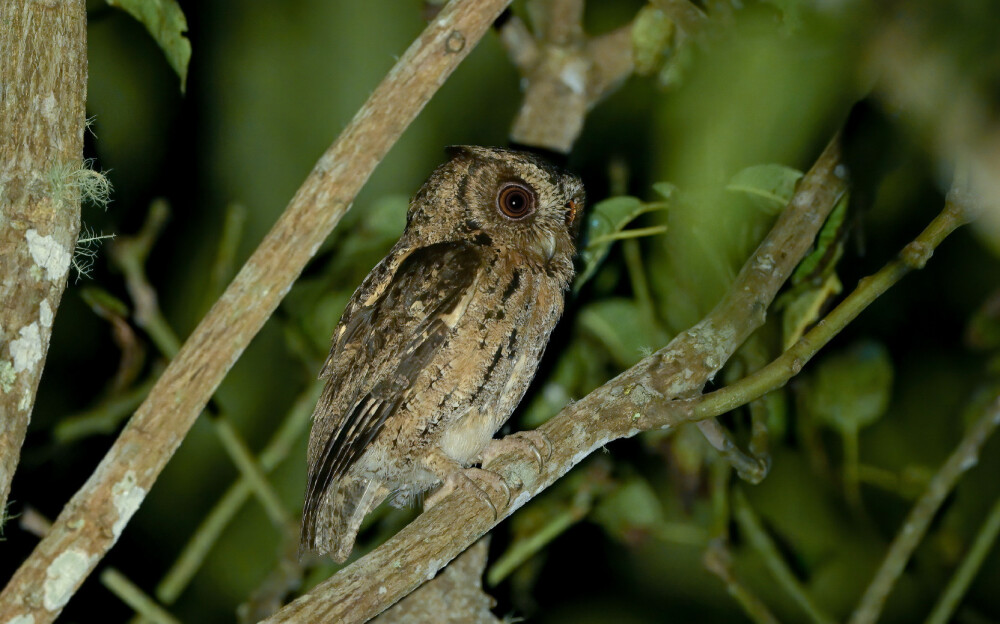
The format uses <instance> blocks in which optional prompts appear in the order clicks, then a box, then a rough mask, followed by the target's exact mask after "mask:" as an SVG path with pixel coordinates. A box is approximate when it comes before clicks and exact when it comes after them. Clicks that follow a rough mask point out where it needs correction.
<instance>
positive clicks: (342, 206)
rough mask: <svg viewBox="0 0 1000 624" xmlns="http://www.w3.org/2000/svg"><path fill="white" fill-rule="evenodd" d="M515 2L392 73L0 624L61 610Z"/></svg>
mask: <svg viewBox="0 0 1000 624" xmlns="http://www.w3.org/2000/svg"><path fill="white" fill-rule="evenodd" d="M508 2H509V0H480V1H477V2H473V1H471V0H452V2H450V3H449V4H448V5H447V6H446V7H445V8H444V10H442V11H441V13H440V15H438V16H437V18H435V20H434V21H433V22H431V23H430V24H429V25H428V26H427V28H426V29H425V30H424V32H423V33H422V34H421V35H420V37H418V38H417V40H416V41H415V42H414V43H413V44H412V45H411V46H410V48H409V49H408V50H407V51H406V53H405V54H404V55H403V56H402V58H401V59H400V60H399V61H398V62H397V63H396V65H395V66H394V67H393V69H392V70H391V71H390V72H389V74H388V75H387V76H386V78H385V79H384V80H383V81H382V83H381V84H380V85H379V86H378V87H377V88H376V89H375V91H374V92H373V93H372V95H371V97H369V99H368V101H367V102H366V103H365V105H364V106H363V107H362V108H361V110H359V111H358V114H357V115H356V116H355V117H354V119H353V120H352V121H351V123H349V124H348V126H347V127H346V128H345V129H344V131H343V133H341V135H340V137H339V138H338V139H337V140H336V141H335V142H334V143H333V145H332V146H331V147H330V148H329V149H328V150H327V152H326V153H325V154H324V155H323V156H322V157H321V158H320V160H319V162H318V163H317V164H316V166H315V167H314V169H313V171H312V173H311V174H310V175H309V177H308V178H307V179H306V181H305V182H304V183H303V185H302V186H301V187H300V188H299V190H298V192H297V193H296V195H295V197H294V198H293V199H292V201H291V203H290V204H289V206H288V208H286V210H285V212H284V214H283V215H282V216H281V218H280V219H279V220H278V222H277V223H276V224H275V226H274V227H273V228H272V229H271V231H270V232H269V233H268V234H267V236H266V237H265V238H264V240H263V241H262V242H261V244H260V246H259V247H258V248H257V250H256V251H255V252H254V254H253V255H252V256H251V257H250V259H249V260H248V261H247V263H246V264H245V265H244V266H243V268H242V269H241V270H240V272H239V273H238V274H237V276H236V278H235V279H234V280H233V283H232V284H230V286H229V288H227V289H226V292H225V293H223V295H222V297H221V298H220V299H219V301H218V302H217V303H216V304H215V306H213V308H212V309H211V311H209V313H208V315H207V316H206V317H205V318H204V319H203V320H202V322H201V323H200V324H199V325H198V327H197V328H196V329H195V330H194V332H193V333H192V334H191V336H190V338H189V339H188V340H187V342H186V343H185V344H184V346H183V347H182V348H181V350H180V352H179V353H178V354H177V357H176V358H174V359H173V361H171V363H170V365H169V366H168V367H167V369H166V370H165V371H164V373H163V375H162V376H161V377H160V379H159V381H158V382H157V384H156V385H155V386H154V388H153V390H152V391H151V392H150V394H149V397H147V399H146V401H145V402H143V404H142V405H141V406H140V407H139V410H138V411H137V412H136V413H135V415H134V416H133V417H132V419H131V420H130V422H129V424H128V425H127V426H126V427H125V429H124V431H123V432H122V433H121V435H120V436H119V437H118V440H117V441H116V442H115V444H114V445H113V446H112V448H111V450H110V451H109V452H108V454H107V455H106V456H105V458H104V460H103V461H102V462H101V464H100V465H99V466H98V468H97V469H96V470H95V472H94V473H93V474H92V475H91V477H90V478H89V479H88V480H87V482H86V483H85V484H84V486H83V487H82V488H81V489H80V490H79V491H78V492H77V493H76V495H74V496H73V498H72V500H70V502H69V503H68V504H67V505H66V507H64V508H63V511H62V513H60V515H59V517H58V518H57V519H56V522H55V524H54V525H53V527H52V531H51V532H50V533H49V535H48V536H47V537H46V538H45V539H43V540H42V542H41V543H40V544H39V545H38V546H37V547H36V548H35V550H34V551H33V552H32V554H31V555H30V556H29V557H28V559H27V560H26V561H25V562H24V563H23V564H22V565H21V567H20V568H19V569H18V570H17V572H15V574H14V576H13V578H12V579H11V580H10V582H9V583H8V584H7V586H6V588H4V590H3V592H2V593H0V621H5V622H6V621H9V620H12V619H15V618H17V617H21V618H22V619H24V620H28V619H29V618H33V621H34V623H35V624H42V623H43V622H51V621H52V620H53V619H55V617H56V616H57V615H58V614H59V613H60V612H61V611H62V609H63V607H64V606H65V605H66V603H67V602H68V601H69V599H70V597H72V595H73V594H74V593H75V592H76V590H77V588H78V587H79V586H80V584H81V583H82V582H83V580H84V579H85V578H86V577H87V576H88V575H89V574H90V572H91V571H92V570H93V569H94V567H95V566H96V565H97V562H98V561H100V560H101V558H102V557H103V556H104V554H105V553H107V551H108V550H109V549H110V548H111V547H112V546H113V545H114V543H115V542H116V541H117V540H118V537H119V536H120V535H121V531H122V529H123V528H124V527H125V525H126V524H127V523H128V521H129V519H130V518H131V517H132V515H133V514H134V513H135V511H136V509H138V507H139V504H140V503H141V502H142V500H143V499H144V498H145V497H146V494H147V493H148V492H149V489H150V488H151V487H152V485H153V483H154V482H155V480H156V477H157V476H158V475H159V474H160V472H161V471H162V470H163V467H164V466H165V465H166V463H167V461H168V460H169V459H170V457H171V456H172V455H173V453H174V451H175V450H176V449H177V447H178V446H179V445H180V443H181V441H182V440H183V439H184V435H185V434H186V433H187V431H188V430H189V429H190V427H191V425H192V424H193V423H194V420H195V418H197V416H198V414H199V413H200V412H201V410H202V408H203V407H204V406H205V404H206V403H207V401H208V399H209V397H211V396H212V394H213V393H214V392H215V389H216V388H217V387H218V386H219V383H221V381H222V379H223V377H225V375H226V373H227V372H228V371H229V369H230V368H232V366H233V364H234V363H235V362H236V360H237V359H238V358H239V356H240V354H241V353H242V352H243V350H244V349H245V348H246V346H247V345H248V344H249V343H250V340H251V339H252V338H253V337H254V335H256V333H257V332H258V331H259V330H260V328H261V327H262V326H263V324H264V322H265V321H266V320H267V319H268V317H269V316H270V315H271V313H272V312H273V311H274V309H275V308H276V307H277V305H278V303H279V302H280V300H281V298H282V296H283V295H284V294H285V293H286V292H287V291H288V289H289V287H290V286H291V284H292V282H293V281H294V280H295V278H296V277H297V276H298V275H299V273H300V272H301V271H302V268H303V267H304V266H305V264H306V262H307V261H308V260H309V259H310V258H311V257H312V255H313V254H314V253H315V252H316V250H317V249H319V246H320V244H321V243H322V241H323V240H324V239H325V238H326V236H327V235H328V234H329V233H330V231H331V230H332V229H333V228H334V226H336V224H337V223H338V222H339V220H340V218H341V217H342V216H343V215H344V213H345V212H346V211H347V209H348V207H349V206H350V204H351V201H352V200H353V199H354V196H355V195H356V194H357V192H358V190H359V189H360V188H361V186H362V185H363V184H364V182H365V180H367V179H368V176H369V175H370V174H371V172H372V170H374V168H375V166H376V165H377V164H378V163H379V162H380V161H381V160H382V158H383V157H384V156H385V154H386V153H387V152H388V151H389V149H390V148H391V147H392V146H393V144H394V143H395V142H396V140H397V139H398V138H399V136H400V135H401V134H402V132H403V130H405V129H406V127H407V126H408V125H409V124H410V122H411V121H412V120H413V119H414V118H415V117H416V115H417V113H419V112H420V110H421V109H422V108H423V106H424V105H425V104H426V103H427V101H428V100H429V99H430V98H431V96H432V95H433V94H434V93H435V92H436V91H437V89H438V88H439V87H440V86H441V84H442V83H443V82H444V81H445V79H447V77H448V76H449V75H450V74H451V72H452V71H453V70H454V69H455V68H456V67H457V66H458V64H459V62H461V60H462V59H464V58H465V56H466V55H467V54H468V53H469V52H470V51H471V50H472V48H473V47H475V45H476V43H477V42H478V41H479V39H480V38H481V37H482V36H483V34H484V33H485V32H486V30H487V29H488V28H489V27H490V24H492V23H493V20H495V19H496V17H497V16H498V15H499V14H500V12H501V11H502V10H503V9H504V8H505V7H506V5H507V3H508ZM82 4H83V3H82V1H79V0H78V1H77V2H74V3H73V6H74V7H77V8H79V9H80V11H82ZM58 6H62V4H60V5H58ZM40 10H44V11H49V9H40ZM80 24H81V26H80V27H81V28H82V19H81V20H80ZM3 30H4V32H5V33H6V32H7V31H9V30H12V29H9V28H4V29H3ZM24 36H25V37H26V38H27V39H28V40H32V41H38V40H40V38H39V37H38V36H37V33H30V36H28V35H24ZM48 40H51V39H48ZM81 119H82V114H81ZM79 127H80V129H81V130H82V127H83V124H82V122H81V124H80V126H79Z"/></svg>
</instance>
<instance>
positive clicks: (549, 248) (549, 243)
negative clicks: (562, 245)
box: [542, 232, 557, 262]
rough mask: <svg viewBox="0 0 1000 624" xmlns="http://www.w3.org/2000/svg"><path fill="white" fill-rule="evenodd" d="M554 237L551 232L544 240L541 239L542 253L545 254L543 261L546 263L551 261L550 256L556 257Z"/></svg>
mask: <svg viewBox="0 0 1000 624" xmlns="http://www.w3.org/2000/svg"><path fill="white" fill-rule="evenodd" d="M556 245H557V242H556V235H555V233H553V232H549V233H548V234H547V235H546V236H545V238H543V239H542V251H544V252H545V261H546V262H548V261H549V260H551V259H552V256H554V255H556Z"/></svg>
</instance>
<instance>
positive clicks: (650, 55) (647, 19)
mask: <svg viewBox="0 0 1000 624" xmlns="http://www.w3.org/2000/svg"><path fill="white" fill-rule="evenodd" d="M673 36H674V23H673V22H672V21H671V20H670V18H669V17H667V14H666V13H664V12H663V11H662V10H660V9H658V8H656V7H654V6H652V5H649V4H647V5H646V6H644V7H643V8H641V9H639V12H638V13H637V14H636V16H635V20H634V21H633V22H632V59H633V61H634V62H635V73H636V74H638V75H640V76H648V75H649V74H652V73H653V72H654V71H656V70H657V68H659V66H660V64H661V63H662V62H663V60H664V58H666V53H667V49H668V47H669V46H670V43H671V41H672V40H673Z"/></svg>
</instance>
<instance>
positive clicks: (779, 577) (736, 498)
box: [733, 488, 835, 624]
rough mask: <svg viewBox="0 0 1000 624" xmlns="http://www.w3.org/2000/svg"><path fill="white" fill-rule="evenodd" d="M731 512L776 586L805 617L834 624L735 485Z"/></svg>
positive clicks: (823, 623)
mask: <svg viewBox="0 0 1000 624" xmlns="http://www.w3.org/2000/svg"><path fill="white" fill-rule="evenodd" d="M733 515H734V517H735V518H736V522H737V524H739V527H740V531H741V532H742V534H743V535H744V537H746V538H747V540H748V541H749V542H750V545H751V546H753V548H754V550H756V551H757V552H758V554H760V556H761V558H762V559H763V560H764V564H765V565H766V566H767V569H768V570H769V571H770V572H771V575H772V576H773V577H774V579H775V580H776V581H778V585H779V586H780V587H781V588H782V589H784V590H785V592H786V593H787V594H788V595H789V596H790V597H791V598H792V600H794V601H795V602H796V603H797V604H798V605H799V606H800V607H801V608H802V610H803V611H805V612H806V614H807V615H808V616H809V620H810V621H811V622H814V624H834V622H835V620H834V619H833V618H832V617H830V615H829V614H827V613H824V612H823V610H822V609H820V608H819V606H818V605H817V604H816V603H815V602H813V600H812V598H811V597H810V596H809V594H808V593H807V592H806V590H805V588H804V587H802V584H801V583H799V580H798V579H797V578H795V575H794V574H793V573H792V571H791V570H790V569H789V567H788V564H787V563H786V562H785V560H784V558H782V556H781V553H779V552H778V548H777V546H775V545H774V541H773V540H772V539H771V537H770V536H769V535H768V534H767V532H766V531H765V530H764V527H763V525H761V523H760V518H758V517H757V514H756V513H754V510H753V508H752V507H751V506H750V503H749V501H747V498H746V495H745V494H743V490H741V489H739V488H736V490H735V491H734V492H733Z"/></svg>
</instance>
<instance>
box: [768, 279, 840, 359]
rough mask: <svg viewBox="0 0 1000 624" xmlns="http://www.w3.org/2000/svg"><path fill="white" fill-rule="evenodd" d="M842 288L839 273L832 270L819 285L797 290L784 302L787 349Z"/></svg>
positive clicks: (784, 335) (784, 340)
mask: <svg viewBox="0 0 1000 624" xmlns="http://www.w3.org/2000/svg"><path fill="white" fill-rule="evenodd" d="M842 289H843V286H842V285H841V283H840V279H839V278H838V277H837V274H836V273H832V272H831V273H830V275H829V276H827V278H826V279H825V280H823V283H822V284H820V285H819V286H817V287H815V288H808V289H806V290H803V291H801V292H795V293H794V294H793V296H792V297H791V298H790V299H788V300H786V301H783V302H782V305H781V308H782V316H781V335H782V344H783V347H784V348H785V349H788V348H789V347H791V346H792V345H793V344H795V343H796V342H798V341H799V338H801V337H802V334H804V333H805V332H806V330H807V329H808V328H809V327H810V326H811V325H812V324H813V323H815V322H816V321H817V320H818V319H819V316H820V313H821V312H822V311H823V309H824V307H825V304H826V302H827V301H829V300H830V298H831V297H834V296H836V295H839V294H840V291H841V290H842Z"/></svg>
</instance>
